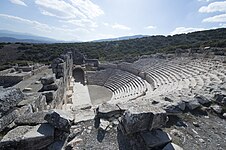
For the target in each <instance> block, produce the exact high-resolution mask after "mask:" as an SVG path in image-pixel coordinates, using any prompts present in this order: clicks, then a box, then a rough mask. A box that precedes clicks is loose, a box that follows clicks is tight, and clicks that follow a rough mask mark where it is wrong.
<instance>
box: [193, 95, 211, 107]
mask: <svg viewBox="0 0 226 150" xmlns="http://www.w3.org/2000/svg"><path fill="white" fill-rule="evenodd" d="M195 99H197V100H198V102H199V103H200V104H201V105H205V104H210V103H211V101H210V100H209V99H208V98H206V97H205V96H203V95H196V96H195Z"/></svg>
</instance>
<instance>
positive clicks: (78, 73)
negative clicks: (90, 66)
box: [72, 68, 85, 84]
mask: <svg viewBox="0 0 226 150" xmlns="http://www.w3.org/2000/svg"><path fill="white" fill-rule="evenodd" d="M72 75H73V77H74V80H75V82H80V83H81V84H85V73H84V71H83V70H82V68H75V69H74V70H73V74H72Z"/></svg>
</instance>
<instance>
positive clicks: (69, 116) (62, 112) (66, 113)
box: [53, 109, 74, 122]
mask: <svg viewBox="0 0 226 150" xmlns="http://www.w3.org/2000/svg"><path fill="white" fill-rule="evenodd" d="M53 111H55V112H56V113H58V114H59V115H60V116H61V117H62V118H65V119H67V120H69V121H70V122H73V121H74V115H73V114H72V113H71V112H69V111H66V110H61V109H53Z"/></svg>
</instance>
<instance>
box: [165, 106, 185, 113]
mask: <svg viewBox="0 0 226 150" xmlns="http://www.w3.org/2000/svg"><path fill="white" fill-rule="evenodd" d="M163 109H164V110H165V111H166V112H167V113H168V114H178V113H182V110H181V109H180V108H179V107H178V106H175V105H168V106H166V107H164V108H163Z"/></svg>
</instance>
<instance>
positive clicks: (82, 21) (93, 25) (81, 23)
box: [60, 19, 98, 28]
mask: <svg viewBox="0 0 226 150" xmlns="http://www.w3.org/2000/svg"><path fill="white" fill-rule="evenodd" d="M60 22H63V23H68V24H72V25H76V26H79V27H83V28H87V27H90V28H97V27H98V25H97V23H96V22H94V21H92V20H90V19H78V20H76V19H70V20H60Z"/></svg>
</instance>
